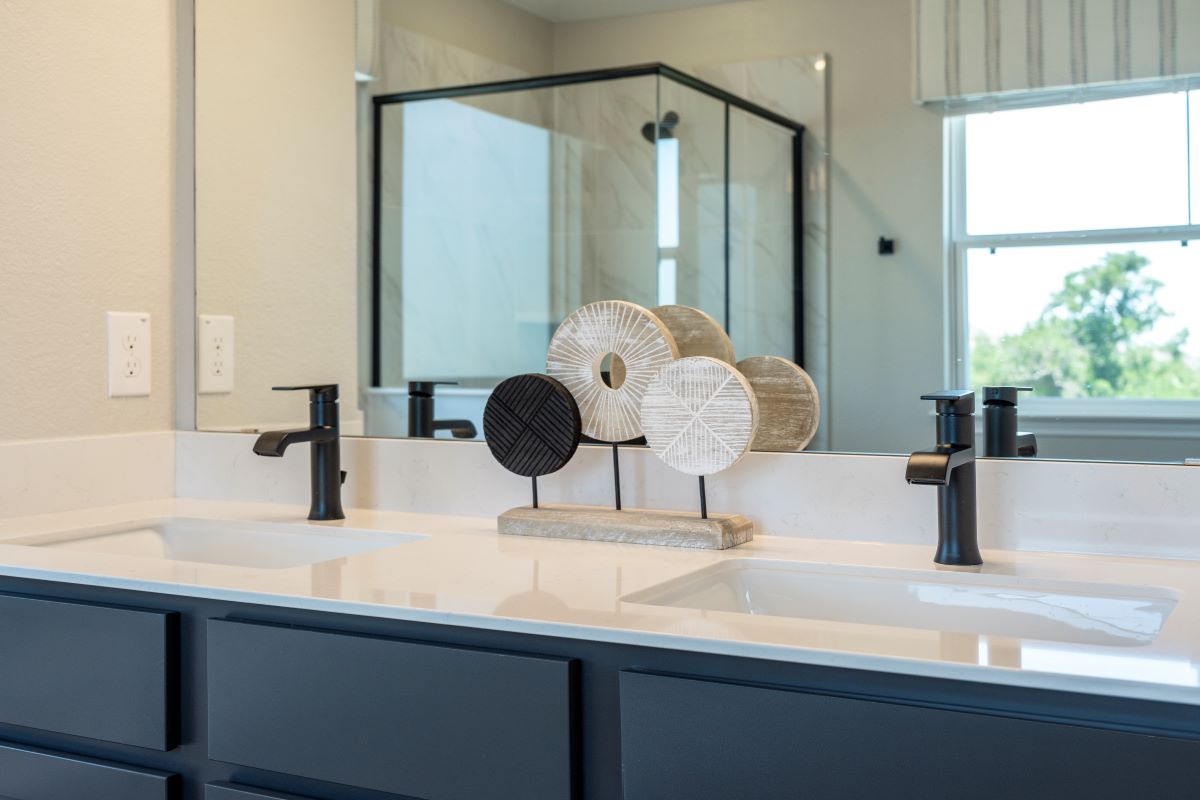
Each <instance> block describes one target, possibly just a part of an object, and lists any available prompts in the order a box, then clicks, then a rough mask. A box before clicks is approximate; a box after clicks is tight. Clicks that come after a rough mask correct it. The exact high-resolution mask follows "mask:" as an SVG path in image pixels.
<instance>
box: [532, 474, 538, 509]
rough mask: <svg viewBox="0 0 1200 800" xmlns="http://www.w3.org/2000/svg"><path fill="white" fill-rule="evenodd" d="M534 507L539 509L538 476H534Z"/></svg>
mask: <svg viewBox="0 0 1200 800" xmlns="http://www.w3.org/2000/svg"><path fill="white" fill-rule="evenodd" d="M533 507H534V508H537V507H538V501H537V475H534V476H533Z"/></svg>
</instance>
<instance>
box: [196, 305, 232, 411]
mask: <svg viewBox="0 0 1200 800" xmlns="http://www.w3.org/2000/svg"><path fill="white" fill-rule="evenodd" d="M198 328H199V330H198V332H197V336H198V338H199V348H198V349H199V357H198V358H197V362H196V371H197V375H196V385H197V387H198V390H199V392H200V394H228V393H229V392H232V391H233V317H226V316H220V315H217V314H201V315H200V320H199V325H198Z"/></svg>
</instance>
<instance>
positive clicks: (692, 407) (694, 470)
mask: <svg viewBox="0 0 1200 800" xmlns="http://www.w3.org/2000/svg"><path fill="white" fill-rule="evenodd" d="M642 425H643V427H644V428H645V431H646V443H647V444H649V445H650V449H651V450H653V451H654V454H655V455H656V456H658V457H659V458H660V459H661V460H662V462H663V463H664V464H666V465H667V466H669V467H671V468H672V469H675V470H678V471H679V472H683V473H685V474H687V475H696V476H698V477H699V478H700V515H701V517H702V518H705V519H707V518H708V500H707V497H706V496H705V491H704V476H705V475H712V474H714V473H717V472H720V471H722V470H725V469H728V468H729V467H732V466H733V465H734V464H736V463H737V462H738V461H741V459H742V457H743V456H745V455H746V453H748V452H750V444H751V442H753V441H754V434H755V432H756V431H757V429H758V402H757V400H756V399H755V397H754V390H753V389H751V388H750V384H749V382H747V380H746V379H745V378H744V377H743V376H742V374H741V373H740V372H738V371H737V370H736V369H734V368H733V367H732V366H730V365H729V364H727V363H725V362H724V361H718V360H717V359H715V358H708V357H707V356H695V357H692V358H683V359H680V360H678V361H675V362H673V363H671V364H668V365H667V366H666V367H663V369H662V370H661V371H660V372H659V373H658V377H657V378H655V379H654V382H653V383H652V384H651V385H650V388H649V389H648V390H647V391H646V395H645V397H644V398H643V399H642Z"/></svg>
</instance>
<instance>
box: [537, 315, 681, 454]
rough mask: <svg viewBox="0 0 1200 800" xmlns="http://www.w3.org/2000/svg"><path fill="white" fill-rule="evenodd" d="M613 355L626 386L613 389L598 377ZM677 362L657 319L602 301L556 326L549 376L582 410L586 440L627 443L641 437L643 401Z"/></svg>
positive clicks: (671, 343) (549, 355) (671, 341)
mask: <svg viewBox="0 0 1200 800" xmlns="http://www.w3.org/2000/svg"><path fill="white" fill-rule="evenodd" d="M609 353H614V354H616V355H617V356H619V357H620V359H621V362H622V364H623V365H624V381H623V382H621V383H620V384H619V385H618V386H617V388H615V389H614V388H610V387H609V386H608V385H606V384H605V383H604V381H603V380H602V379H601V377H600V365H601V363H602V362H603V361H604V357H605V356H607V355H608V354H609ZM678 357H679V349H678V348H677V347H676V346H675V340H674V338H673V337H672V336H671V333H670V332H669V331H668V330H667V328H666V326H664V325H663V324H662V322H661V321H660V320H659V319H658V317H656V316H654V315H653V314H651V313H650V312H649V311H647V310H646V309H644V308H642V307H641V306H639V305H637V304H636V303H628V302H625V301H623V300H603V301H601V302H598V303H590V304H588V305H586V306H584V307H582V308H580V309H577V310H575V311H573V312H571V315H570V316H568V317H567V318H566V319H565V320H563V323H562V325H559V326H558V330H557V331H555V332H554V337H553V338H552V339H551V340H550V350H549V352H548V353H547V355H546V372H547V374H549V375H550V377H552V378H555V379H557V380H558V381H559V382H560V383H562V385H563V386H565V387H567V391H569V392H570V393H571V395H572V396H573V397H574V398H575V402H576V403H578V404H579V415H580V417H581V418H582V420H583V432H584V433H585V434H587V435H588V436H590V437H592V438H593V439H599V440H600V441H602V442H624V441H627V440H629V439H636V438H637V437H639V436H641V435H642V419H641V413H640V411H641V404H642V395H644V394H645V393H646V389H647V388H648V387H649V386H650V381H651V380H653V379H654V376H656V375H657V374H658V371H659V370H660V369H662V367H663V366H665V365H667V364H670V363H671V362H672V361H674V360H675V359H676V358H678ZM614 372H616V373H619V372H620V370H619V369H614Z"/></svg>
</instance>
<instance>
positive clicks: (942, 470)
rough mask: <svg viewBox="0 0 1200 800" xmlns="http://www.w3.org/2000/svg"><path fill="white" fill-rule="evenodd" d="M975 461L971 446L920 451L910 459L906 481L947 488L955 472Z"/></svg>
mask: <svg viewBox="0 0 1200 800" xmlns="http://www.w3.org/2000/svg"><path fill="white" fill-rule="evenodd" d="M974 461H975V448H973V447H971V446H970V445H957V444H954V445H938V446H937V447H935V448H933V449H932V450H918V451H917V452H915V453H913V454H912V455H911V456H909V457H908V468H907V469H906V470H905V471H904V479H905V480H906V481H908V482H909V483H911V484H917V485H921V486H946V485H947V484H949V483H950V476H951V474H952V473H953V472H954V470H956V469H958V468H959V467H961V466H965V465H967V464H971V463H974Z"/></svg>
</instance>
